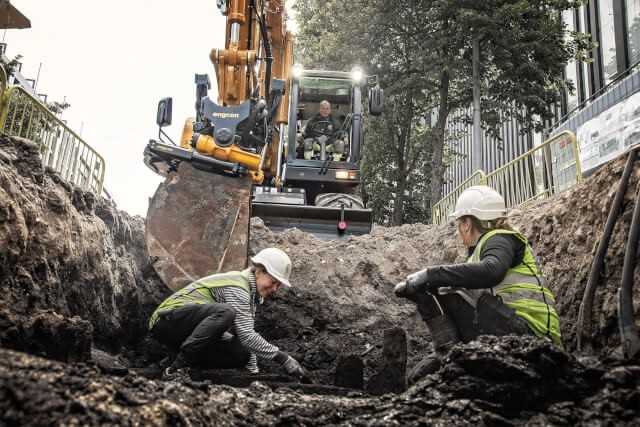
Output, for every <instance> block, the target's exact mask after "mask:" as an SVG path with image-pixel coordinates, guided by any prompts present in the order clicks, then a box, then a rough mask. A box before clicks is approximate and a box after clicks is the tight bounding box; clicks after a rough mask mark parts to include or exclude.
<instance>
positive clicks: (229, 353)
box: [149, 248, 305, 380]
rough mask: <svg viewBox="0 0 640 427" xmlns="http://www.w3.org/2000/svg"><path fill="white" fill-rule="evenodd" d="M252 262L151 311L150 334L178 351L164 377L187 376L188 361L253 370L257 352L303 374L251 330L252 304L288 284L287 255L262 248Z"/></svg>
mask: <svg viewBox="0 0 640 427" xmlns="http://www.w3.org/2000/svg"><path fill="white" fill-rule="evenodd" d="M251 262H252V263H253V265H252V266H251V267H250V268H247V269H245V270H243V271H232V272H228V273H222V274H214V275H211V276H207V277H204V278H202V279H199V280H196V281H195V282H193V283H191V284H189V285H187V286H186V287H184V288H182V289H180V290H179V291H177V292H175V293H174V294H173V295H171V296H170V297H168V298H167V299H166V300H164V301H163V302H162V304H160V306H158V308H157V309H156V311H155V312H154V313H153V314H152V315H151V319H150V320H149V330H150V331H151V334H152V335H153V337H154V338H156V339H157V340H158V341H160V342H161V343H163V344H165V345H167V346H168V347H170V348H172V349H174V350H175V351H177V352H178V354H177V356H176V358H175V359H174V361H173V363H172V364H171V366H169V367H168V368H167V369H166V370H165V372H164V374H163V378H164V379H166V380H179V379H186V377H187V376H188V373H187V371H186V370H185V368H187V367H202V368H242V367H246V368H247V369H248V370H249V371H250V372H251V373H258V372H259V370H258V364H257V358H258V357H259V358H261V359H266V360H274V361H275V362H277V363H279V364H280V365H281V366H282V367H283V368H284V369H285V371H286V372H287V373H288V374H290V375H293V376H296V377H303V376H304V375H305V372H304V370H303V369H302V367H301V366H300V364H299V363H298V362H297V361H296V360H295V359H294V358H292V357H291V356H289V355H288V354H287V353H285V352H283V351H281V350H280V349H279V348H278V347H276V346H275V345H272V344H270V343H269V342H267V341H266V340H265V339H264V338H263V337H262V336H261V335H260V334H258V333H257V332H256V331H255V330H254V316H255V312H256V307H257V306H258V305H259V304H261V303H262V300H263V299H264V298H267V297H269V296H270V295H272V294H274V293H275V292H276V291H277V290H278V289H279V288H280V287H282V286H285V287H290V286H291V284H290V283H289V276H290V274H291V260H290V259H289V257H288V256H287V254H286V253H284V252H283V251H281V250H280V249H277V248H267V249H263V250H262V251H260V252H258V254H256V256H254V257H253V258H251Z"/></svg>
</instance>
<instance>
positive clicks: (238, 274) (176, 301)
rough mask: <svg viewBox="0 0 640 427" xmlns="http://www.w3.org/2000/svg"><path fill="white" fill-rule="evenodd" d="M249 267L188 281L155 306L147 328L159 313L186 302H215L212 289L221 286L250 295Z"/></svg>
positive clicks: (154, 321)
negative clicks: (240, 290) (239, 289)
mask: <svg viewBox="0 0 640 427" xmlns="http://www.w3.org/2000/svg"><path fill="white" fill-rule="evenodd" d="M250 274H251V269H246V270H243V271H230V272H228V273H221V274H213V275H211V276H207V277H203V278H202V279H198V280H196V281H195V282H192V283H190V284H189V285H187V286H185V287H184V288H182V289H180V290H179V291H177V292H175V293H174V294H173V295H171V296H170V297H168V298H167V299H165V300H164V301H163V302H162V304H160V305H159V306H158V308H156V311H154V312H153V314H152V315H151V318H150V319H149V330H151V328H153V326H154V325H155V324H156V322H157V321H158V316H159V315H160V313H163V312H166V311H171V310H174V309H176V308H178V307H182V306H184V305H187V304H210V303H214V302H216V300H215V297H214V293H213V289H215V288H220V287H223V286H234V287H236V288H241V289H244V290H245V291H247V293H248V294H249V295H251V290H250V286H249V275H250Z"/></svg>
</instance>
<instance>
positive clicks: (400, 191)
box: [391, 129, 407, 225]
mask: <svg viewBox="0 0 640 427" xmlns="http://www.w3.org/2000/svg"><path fill="white" fill-rule="evenodd" d="M406 134H407V130H406V129H403V130H402V132H401V133H400V135H399V136H398V150H397V151H396V161H397V162H398V171H397V175H396V197H395V199H394V201H393V215H392V217H391V225H402V219H403V218H404V192H405V189H406V187H407V173H406V170H405V169H406V167H407V163H406V161H405V160H406V159H405V153H404V151H405V144H407V140H406Z"/></svg>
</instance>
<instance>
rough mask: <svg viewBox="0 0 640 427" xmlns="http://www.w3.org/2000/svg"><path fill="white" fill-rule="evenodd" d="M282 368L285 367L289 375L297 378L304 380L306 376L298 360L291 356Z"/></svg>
mask: <svg viewBox="0 0 640 427" xmlns="http://www.w3.org/2000/svg"><path fill="white" fill-rule="evenodd" d="M282 366H283V367H284V369H285V371H287V374H289V375H291V376H294V377H296V378H302V377H304V376H305V372H304V369H303V368H302V366H301V365H300V364H299V363H298V361H297V360H296V359H294V358H293V357H291V356H288V357H287V360H285V361H284V363H283V364H282Z"/></svg>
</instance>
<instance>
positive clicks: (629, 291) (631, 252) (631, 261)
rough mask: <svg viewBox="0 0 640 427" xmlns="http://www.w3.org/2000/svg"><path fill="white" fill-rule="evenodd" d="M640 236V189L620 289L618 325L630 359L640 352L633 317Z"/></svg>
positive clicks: (639, 338) (638, 338) (638, 337)
mask: <svg viewBox="0 0 640 427" xmlns="http://www.w3.org/2000/svg"><path fill="white" fill-rule="evenodd" d="M638 237H640V189H639V190H638V193H637V196H636V205H635V207H634V208H633V219H632V220H631V228H630V229H629V240H627V248H626V251H625V254H624V265H623V267H622V284H621V285H620V289H618V327H619V329H620V341H621V343H622V351H623V353H624V355H625V357H627V358H628V359H631V358H633V357H635V355H636V354H638V352H640V335H639V334H638V327H637V326H636V323H635V320H634V318H633V273H634V270H635V267H636V249H637V247H638Z"/></svg>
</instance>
